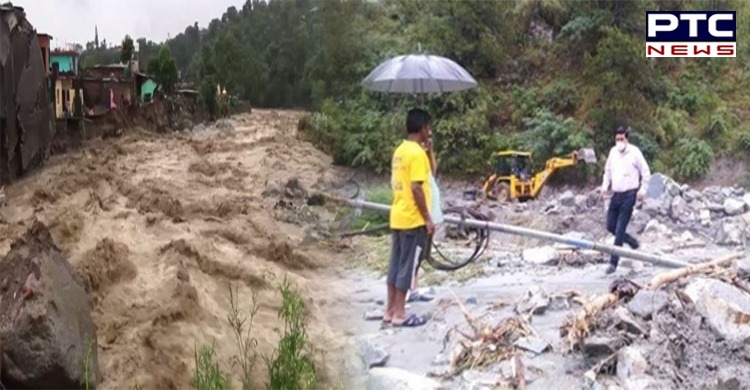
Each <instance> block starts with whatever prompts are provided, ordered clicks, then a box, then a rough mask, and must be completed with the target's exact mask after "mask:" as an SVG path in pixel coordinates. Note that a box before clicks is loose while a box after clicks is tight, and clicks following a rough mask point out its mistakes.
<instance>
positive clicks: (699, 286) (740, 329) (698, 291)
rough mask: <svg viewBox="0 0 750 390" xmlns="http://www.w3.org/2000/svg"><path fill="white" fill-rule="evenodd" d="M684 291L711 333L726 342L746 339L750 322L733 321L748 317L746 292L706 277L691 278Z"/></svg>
mask: <svg viewBox="0 0 750 390" xmlns="http://www.w3.org/2000/svg"><path fill="white" fill-rule="evenodd" d="M684 291H685V295H686V296H687V297H689V298H690V300H691V301H692V302H693V303H694V304H695V307H696V310H697V311H698V313H700V314H701V315H702V316H703V318H705V319H706V321H707V322H708V324H709V325H711V328H712V329H713V330H714V332H716V333H717V334H719V335H720V336H721V337H723V338H724V339H727V340H729V341H735V342H745V341H747V340H750V324H747V323H746V322H737V321H734V319H735V318H738V317H743V316H745V317H747V316H750V296H748V294H745V293H744V292H742V291H741V290H739V289H737V288H736V287H734V286H731V285H729V284H727V283H724V282H722V281H719V280H716V279H706V278H694V279H693V280H692V281H691V282H690V283H689V284H688V285H687V287H685V290H684Z"/></svg>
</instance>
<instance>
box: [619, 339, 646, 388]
mask: <svg viewBox="0 0 750 390" xmlns="http://www.w3.org/2000/svg"><path fill="white" fill-rule="evenodd" d="M647 369H648V362H647V361H646V358H644V357H643V354H642V353H641V351H640V350H639V349H638V348H635V347H631V346H628V347H625V348H622V349H620V350H619V351H617V378H619V379H620V381H622V382H623V383H624V382H627V381H628V380H629V379H631V378H634V377H639V376H642V375H645V374H646V370H647Z"/></svg>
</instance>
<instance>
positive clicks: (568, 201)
mask: <svg viewBox="0 0 750 390" xmlns="http://www.w3.org/2000/svg"><path fill="white" fill-rule="evenodd" d="M558 201H559V202H560V205H562V206H565V207H571V206H574V205H575V203H576V201H575V195H574V194H573V191H570V190H568V191H565V192H563V194H562V195H560V197H559V198H558Z"/></svg>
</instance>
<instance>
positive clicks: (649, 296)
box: [628, 289, 669, 319]
mask: <svg viewBox="0 0 750 390" xmlns="http://www.w3.org/2000/svg"><path fill="white" fill-rule="evenodd" d="M668 300H669V296H668V295H667V293H666V292H664V291H661V290H657V291H651V290H645V289H644V290H640V291H638V293H636V294H635V296H634V297H633V299H631V300H630V302H628V309H629V310H630V312H631V313H633V314H635V315H637V316H638V317H641V318H644V319H649V318H651V316H652V315H654V314H656V313H658V312H659V311H661V310H663V309H664V308H665V307H667V304H668Z"/></svg>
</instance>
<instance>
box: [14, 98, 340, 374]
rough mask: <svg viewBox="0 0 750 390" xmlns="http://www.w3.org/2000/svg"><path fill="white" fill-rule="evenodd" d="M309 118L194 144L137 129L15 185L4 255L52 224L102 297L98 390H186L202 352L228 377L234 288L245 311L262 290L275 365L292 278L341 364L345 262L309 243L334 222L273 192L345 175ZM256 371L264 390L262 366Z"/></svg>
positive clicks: (268, 117) (210, 134)
mask: <svg viewBox="0 0 750 390" xmlns="http://www.w3.org/2000/svg"><path fill="white" fill-rule="evenodd" d="M300 115H301V113H297V112H284V111H262V110H256V111H253V113H252V114H246V115H241V116H237V117H233V118H232V119H230V120H227V121H221V122H219V123H218V124H217V126H215V127H212V128H208V129H206V130H205V131H198V132H192V133H188V134H169V135H156V134H151V133H146V132H138V131H134V132H130V133H128V134H127V135H126V136H124V137H122V138H118V139H108V140H103V141H102V140H99V141H96V142H92V143H90V144H88V145H87V146H86V147H85V148H84V149H83V150H81V151H79V152H76V153H73V154H69V155H64V156H57V157H55V158H54V159H52V160H51V161H50V162H49V164H48V165H47V167H46V168H45V169H43V170H41V171H40V172H38V173H36V174H34V175H33V176H31V177H28V178H26V179H24V180H23V181H21V182H19V183H17V184H14V185H12V186H10V187H8V188H6V193H7V197H8V207H7V208H6V209H4V210H3V212H2V215H3V216H4V218H5V220H6V221H5V223H0V237H1V238H0V255H4V254H5V253H7V252H8V250H9V246H10V243H11V242H12V240H14V239H15V238H16V237H18V236H19V235H20V234H21V233H22V232H23V231H24V230H25V229H26V228H28V226H30V225H31V221H33V220H34V219H38V220H40V221H42V222H45V223H47V224H48V225H49V226H50V230H51V231H52V234H53V237H54V239H55V241H56V243H57V245H58V246H60V247H61V248H62V249H63V250H64V252H65V253H67V254H68V256H69V260H70V262H71V263H72V264H73V265H74V266H75V267H76V268H77V269H78V271H79V273H80V274H81V276H82V279H83V280H84V283H85V285H86V288H87V290H88V291H89V292H90V294H91V296H92V297H93V302H94V312H93V316H94V321H95V323H96V325H97V328H98V342H99V349H100V351H99V364H100V369H101V373H102V378H103V381H102V383H101V388H103V389H123V388H132V387H133V386H135V385H141V386H142V387H143V388H152V389H154V388H188V387H189V381H190V375H191V373H192V368H193V367H194V363H193V362H194V351H195V350H194V348H195V347H196V346H197V347H200V346H201V345H203V344H210V343H211V341H212V340H215V342H216V353H217V356H218V361H219V363H220V366H221V368H222V370H224V371H230V367H231V364H230V359H231V357H232V356H233V355H235V354H236V353H237V346H236V342H235V339H234V335H233V334H232V331H231V328H230V326H229V324H228V323H227V313H228V311H229V301H228V296H229V290H228V284H229V283H234V284H237V285H238V286H239V302H240V303H241V309H242V310H244V311H248V310H249V309H250V305H251V295H252V291H253V290H255V291H257V292H258V294H259V296H258V298H259V303H260V311H259V313H258V315H257V317H256V318H255V323H254V325H253V332H252V334H253V336H255V337H256V338H257V339H258V342H259V346H258V350H259V352H260V353H262V354H265V355H270V354H271V353H272V352H273V349H274V348H275V347H276V344H277V341H278V338H279V336H278V334H277V333H276V331H275V328H278V327H281V323H280V320H279V318H278V309H279V307H280V296H279V293H278V285H279V284H280V283H281V281H282V280H283V279H284V278H285V277H288V278H289V279H290V280H291V281H292V282H294V283H295V284H296V286H297V288H298V290H299V291H300V292H301V295H302V296H303V297H305V298H306V299H307V302H308V306H309V307H310V313H309V315H310V317H309V318H310V320H309V324H310V329H309V333H310V338H311V339H312V340H313V341H314V343H315V346H316V347H317V348H319V349H320V350H322V351H326V352H329V353H328V354H326V357H325V359H326V361H323V360H322V359H323V358H322V357H320V356H319V362H320V364H321V365H328V366H336V364H335V362H334V363H330V359H332V356H333V355H335V352H334V353H330V352H331V351H336V350H337V348H339V347H340V345H341V343H342V341H341V340H342V339H341V338H340V337H339V336H340V334H341V333H340V332H339V330H338V329H337V328H336V327H332V326H331V325H330V323H329V322H330V321H327V320H326V319H327V318H331V316H336V318H342V317H345V316H343V315H341V313H338V314H337V313H331V310H334V309H333V308H334V307H336V306H341V305H336V304H333V302H334V301H336V300H338V299H343V298H342V297H343V296H345V295H346V294H348V287H349V286H348V285H347V283H346V282H345V281H342V280H337V279H335V278H336V275H335V274H334V272H333V271H332V269H333V267H330V266H331V265H335V264H337V262H338V260H339V256H340V255H338V254H337V253H336V251H333V250H330V249H326V248H323V247H321V246H319V245H318V244H314V243H312V244H309V243H308V242H310V240H305V238H306V237H307V236H309V235H310V234H311V231H312V230H310V229H314V227H315V225H316V223H315V222H316V221H317V220H318V219H319V218H325V216H322V217H321V216H319V215H318V214H317V213H315V214H312V213H309V212H307V211H306V210H305V209H304V207H302V208H299V207H298V206H294V205H290V204H286V205H285V204H283V203H281V204H279V203H278V201H279V199H280V198H281V196H282V195H283V193H279V192H278V191H267V190H269V189H271V190H274V189H278V188H279V185H282V184H283V183H285V182H286V181H287V179H289V178H291V177H297V178H299V181H300V182H301V183H302V185H303V187H306V188H314V187H316V185H317V186H321V185H325V183H326V182H328V181H331V180H335V178H337V177H343V176H344V175H343V174H342V173H341V172H337V171H336V170H334V169H332V168H331V165H330V158H329V157H328V156H326V155H324V154H323V153H321V152H319V151H317V150H315V149H314V148H313V147H312V146H310V145H309V144H307V143H304V142H301V141H299V140H298V139H297V138H296V135H295V133H296V125H297V121H298V119H299V117H300ZM199 127H200V126H199ZM279 206H280V207H279ZM337 325H338V327H339V328H342V327H345V324H342V323H341V322H340V321H338V322H337ZM256 370H257V373H258V375H257V376H256V378H258V379H257V383H256V385H258V386H265V378H266V372H265V371H266V368H265V363H264V362H263V360H262V359H260V360H259V362H258V364H257V366H256ZM322 374H324V376H325V377H326V380H327V381H329V382H330V383H336V382H338V381H339V379H338V378H336V373H335V372H331V371H327V372H324V373H322ZM232 377H233V379H235V380H236V379H237V375H232ZM235 384H236V383H235Z"/></svg>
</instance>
